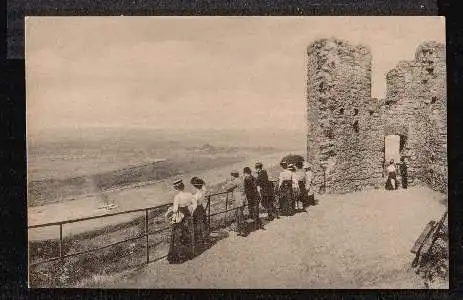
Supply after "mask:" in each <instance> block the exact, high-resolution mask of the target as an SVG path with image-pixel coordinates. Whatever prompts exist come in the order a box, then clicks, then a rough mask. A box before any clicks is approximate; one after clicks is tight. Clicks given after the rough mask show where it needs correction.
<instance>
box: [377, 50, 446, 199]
mask: <svg viewBox="0 0 463 300" xmlns="http://www.w3.org/2000/svg"><path fill="white" fill-rule="evenodd" d="M445 61H446V59H445V45H443V44H440V43H436V42H425V43H422V44H421V45H420V46H419V47H418V49H417V51H416V53H415V59H414V60H413V61H409V62H400V63H399V64H398V65H397V66H396V68H394V69H392V70H391V71H390V72H389V73H388V74H387V76H386V80H387V92H386V99H387V101H386V104H385V106H384V107H382V114H383V118H384V119H385V122H386V121H388V120H390V119H392V117H393V116H397V117H396V119H397V120H402V122H404V123H405V125H406V126H407V127H408V136H407V139H408V140H407V145H406V149H405V151H404V153H403V155H404V156H406V157H408V160H409V166H410V173H411V174H410V175H411V179H417V180H419V181H421V182H425V183H427V184H430V185H431V187H432V188H434V189H436V190H439V191H442V192H446V191H447V182H448V181H447V178H448V171H447V170H448V169H447V89H446V66H445ZM396 122H397V121H396Z"/></svg>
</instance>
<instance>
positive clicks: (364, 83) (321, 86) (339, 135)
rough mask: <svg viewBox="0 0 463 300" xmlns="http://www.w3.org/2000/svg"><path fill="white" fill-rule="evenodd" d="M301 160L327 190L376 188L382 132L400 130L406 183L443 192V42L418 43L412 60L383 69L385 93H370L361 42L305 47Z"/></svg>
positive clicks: (379, 180)
mask: <svg viewBox="0 0 463 300" xmlns="http://www.w3.org/2000/svg"><path fill="white" fill-rule="evenodd" d="M307 53H308V84H307V100H308V106H307V107H308V110H307V120H308V138H307V160H308V161H309V162H311V164H312V165H313V168H314V173H315V181H316V185H317V186H318V187H319V188H320V189H323V188H324V189H326V191H327V192H348V191H355V190H361V189H365V188H368V187H374V186H375V187H380V186H383V185H384V182H385V180H386V178H385V174H384V164H385V161H384V146H385V145H384V138H385V136H387V135H390V134H394V135H399V136H400V140H401V142H400V154H401V156H404V157H406V158H407V159H408V166H409V182H410V184H412V185H413V184H414V183H416V182H418V181H421V182H424V183H427V184H430V185H431V186H432V187H433V188H434V189H436V190H439V191H442V192H446V191H447V105H446V104H447V95H446V70H445V46H444V45H443V44H439V43H436V42H426V43H423V44H421V45H420V46H419V47H418V49H417V51H416V54H415V59H414V60H413V61H401V62H399V63H398V64H397V66H396V67H395V68H393V69H392V70H390V71H389V72H388V74H387V76H386V81H387V91H386V98H385V99H375V98H371V54H370V51H369V49H368V48H367V47H365V46H362V45H359V46H352V45H350V44H349V43H348V42H346V41H343V40H337V39H321V40H317V41H315V42H314V43H312V44H311V45H310V46H309V47H308V49H307Z"/></svg>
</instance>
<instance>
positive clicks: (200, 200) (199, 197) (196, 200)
mask: <svg viewBox="0 0 463 300" xmlns="http://www.w3.org/2000/svg"><path fill="white" fill-rule="evenodd" d="M206 192H207V190H206V187H205V186H203V187H202V188H201V189H200V190H197V192H196V193H194V194H193V197H192V211H195V210H196V208H197V207H198V205H202V206H203V207H204V202H205V198H206Z"/></svg>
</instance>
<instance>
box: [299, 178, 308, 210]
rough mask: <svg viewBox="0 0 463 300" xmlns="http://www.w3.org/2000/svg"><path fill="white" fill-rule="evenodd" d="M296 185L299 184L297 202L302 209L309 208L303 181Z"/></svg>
mask: <svg viewBox="0 0 463 300" xmlns="http://www.w3.org/2000/svg"><path fill="white" fill-rule="evenodd" d="M298 184H299V195H298V201H299V202H300V203H302V207H303V208H306V207H307V206H309V196H308V195H307V190H306V188H305V183H304V182H303V181H299V182H298Z"/></svg>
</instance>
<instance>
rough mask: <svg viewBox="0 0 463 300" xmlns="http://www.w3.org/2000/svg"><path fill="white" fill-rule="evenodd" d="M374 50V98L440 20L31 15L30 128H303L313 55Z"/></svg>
mask: <svg viewBox="0 0 463 300" xmlns="http://www.w3.org/2000/svg"><path fill="white" fill-rule="evenodd" d="M323 37H339V38H342V39H346V40H348V41H350V42H352V43H353V44H358V43H362V44H364V45H366V46H369V47H370V49H371V52H372V56H373V62H372V72H373V74H372V75H373V81H372V85H373V88H372V96H373V97H383V96H384V94H385V73H386V72H387V71H388V70H390V69H391V68H392V67H394V66H395V65H396V64H397V63H398V62H399V61H400V60H411V59H412V58H413V56H414V53H415V50H416V47H417V46H418V44H419V43H421V42H423V41H426V40H435V41H439V42H444V41H445V22H444V18H441V17H46V18H44V17H32V18H28V19H27V20H26V80H27V113H28V130H29V131H34V130H35V129H43V128H53V127H80V126H97V125H105V126H126V127H128V126H142V127H145V126H146V127H155V128H185V127H191V128H199V129H204V128H211V127H215V128H247V127H249V128H284V129H296V130H305V126H306V122H305V115H306V48H307V45H309V44H310V43H311V42H312V41H313V40H314V39H316V38H323Z"/></svg>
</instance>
